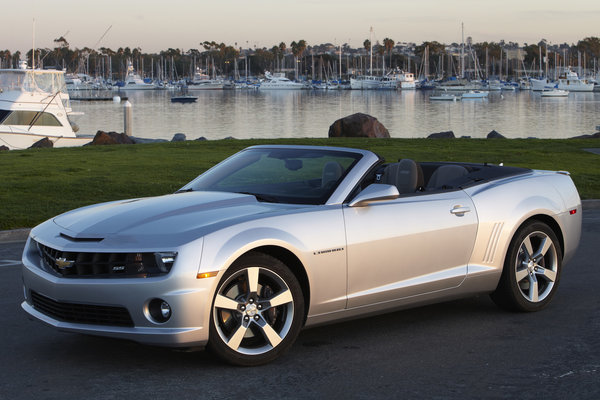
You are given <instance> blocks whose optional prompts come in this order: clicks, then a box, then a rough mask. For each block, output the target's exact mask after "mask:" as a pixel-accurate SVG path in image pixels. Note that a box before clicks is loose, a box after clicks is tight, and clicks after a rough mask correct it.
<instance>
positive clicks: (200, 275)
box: [196, 271, 219, 279]
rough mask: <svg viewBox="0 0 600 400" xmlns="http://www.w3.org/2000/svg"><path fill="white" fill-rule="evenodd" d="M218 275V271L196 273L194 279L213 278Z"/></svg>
mask: <svg viewBox="0 0 600 400" xmlns="http://www.w3.org/2000/svg"><path fill="white" fill-rule="evenodd" d="M218 273H219V271H212V272H200V273H198V275H196V279H204V278H214V277H215V276H217V275H218Z"/></svg>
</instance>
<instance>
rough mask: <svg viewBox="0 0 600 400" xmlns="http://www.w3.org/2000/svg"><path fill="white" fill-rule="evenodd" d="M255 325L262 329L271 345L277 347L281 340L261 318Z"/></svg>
mask: <svg viewBox="0 0 600 400" xmlns="http://www.w3.org/2000/svg"><path fill="white" fill-rule="evenodd" d="M257 325H258V326H259V327H260V328H261V329H262V331H263V333H264V334H265V337H266V338H267V340H268V341H269V343H270V344H271V346H273V347H277V345H278V344H279V343H281V341H282V340H283V339H282V338H281V337H280V336H279V334H278V333H277V332H275V330H274V329H273V328H272V327H271V325H269V324H268V323H267V322H266V321H265V320H261V323H258V324H257Z"/></svg>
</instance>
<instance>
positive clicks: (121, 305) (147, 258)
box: [22, 146, 582, 365]
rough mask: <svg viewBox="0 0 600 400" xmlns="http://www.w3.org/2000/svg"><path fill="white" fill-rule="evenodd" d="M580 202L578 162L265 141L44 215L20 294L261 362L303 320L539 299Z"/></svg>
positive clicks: (65, 319) (88, 328)
mask: <svg viewBox="0 0 600 400" xmlns="http://www.w3.org/2000/svg"><path fill="white" fill-rule="evenodd" d="M581 217H582V216H581V201H580V199H579V195H578V193H577V190H576V188H575V186H574V184H573V182H572V180H571V178H570V177H569V174H568V173H566V172H551V171H537V170H529V169H524V168H514V167H507V166H498V165H490V164H468V163H442V162H415V161H413V160H410V159H401V160H399V161H398V162H391V163H386V162H385V161H384V160H383V159H382V158H380V157H379V156H377V155H376V154H374V153H372V152H370V151H366V150H356V149H349V148H335V147H312V146H255V147H250V148H247V149H245V150H242V151H240V152H239V153H237V154H234V155H233V156H231V157H229V158H228V159H226V160H224V161H223V162H221V163H219V164H217V165H216V166H214V167H213V168H211V169H210V170H208V171H206V172H205V173H203V174H202V175H200V176H198V177H197V178H196V179H195V180H193V181H192V182H190V183H189V184H187V185H185V186H184V187H183V188H181V189H180V190H179V191H177V192H176V193H174V194H168V195H165V196H159V197H151V198H139V199H131V200H122V201H114V202H109V203H103V204H98V205H94V206H89V207H83V208H80V209H77V210H74V211H70V212H67V213H65V214H62V215H59V216H57V217H55V218H52V219H50V220H48V221H46V222H44V223H42V224H41V225H38V226H37V227H35V228H34V229H33V230H32V231H31V234H30V237H29V239H28V241H27V244H26V247H25V249H24V253H23V265H24V267H23V284H24V295H25V301H24V302H23V303H22V307H23V309H24V310H25V311H26V312H27V313H28V314H30V315H31V316H33V317H35V318H36V319H38V320H41V321H43V322H44V323H46V324H48V325H51V326H53V327H56V328H58V329H60V330H63V331H69V332H79V333H84V334H92V335H101V336H109V337H115V338H123V339H131V340H134V341H138V342H141V343H146V344H151V345H162V346H175V347H202V346H208V347H209V348H210V349H211V350H212V351H214V353H216V354H217V355H218V356H219V357H221V358H223V359H224V360H226V361H228V362H230V363H234V364H238V365H258V364H262V363H265V362H269V361H271V360H273V359H275V358H276V357H277V356H279V355H280V354H281V353H282V352H284V351H285V350H286V349H288V348H289V347H290V346H291V345H292V343H293V342H294V340H295V339H296V337H297V336H298V333H299V331H300V329H301V328H302V327H304V326H314V325H316V324H323V323H329V322H333V321H339V320H342V319H347V318H354V317H358V316H364V315H371V314H375V313H381V312H384V311H389V310H396V309H399V308H403V307H409V306H417V305H423V304H427V303H432V302H439V301H445V300H449V299H454V298H458V297H465V296H473V295H476V294H480V293H490V294H491V296H492V298H493V300H494V301H495V302H496V303H497V304H498V305H500V306H502V307H505V308H508V309H512V310H520V311H537V310H540V309H542V308H544V307H545V306H546V305H548V303H549V302H550V301H551V299H552V296H553V295H554V293H555V292H556V290H557V287H558V283H559V278H560V273H561V268H562V266H563V264H564V263H565V262H567V261H568V260H569V259H570V258H572V256H573V254H574V252H575V250H576V248H577V245H578V243H579V239H580V235H581Z"/></svg>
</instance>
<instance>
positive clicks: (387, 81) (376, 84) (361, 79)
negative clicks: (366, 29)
mask: <svg viewBox="0 0 600 400" xmlns="http://www.w3.org/2000/svg"><path fill="white" fill-rule="evenodd" d="M369 42H370V43H371V45H370V46H369V60H370V65H369V73H370V74H372V73H373V27H371V30H370V34H369ZM350 88H351V89H353V90H357V89H358V90H370V89H397V88H398V80H396V79H395V78H393V77H390V76H374V75H359V76H357V77H355V78H350Z"/></svg>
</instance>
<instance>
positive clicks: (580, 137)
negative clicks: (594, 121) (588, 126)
mask: <svg viewBox="0 0 600 400" xmlns="http://www.w3.org/2000/svg"><path fill="white" fill-rule="evenodd" d="M571 139H600V132H596V133H594V134H592V135H580V136H573V137H572V138H571Z"/></svg>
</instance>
